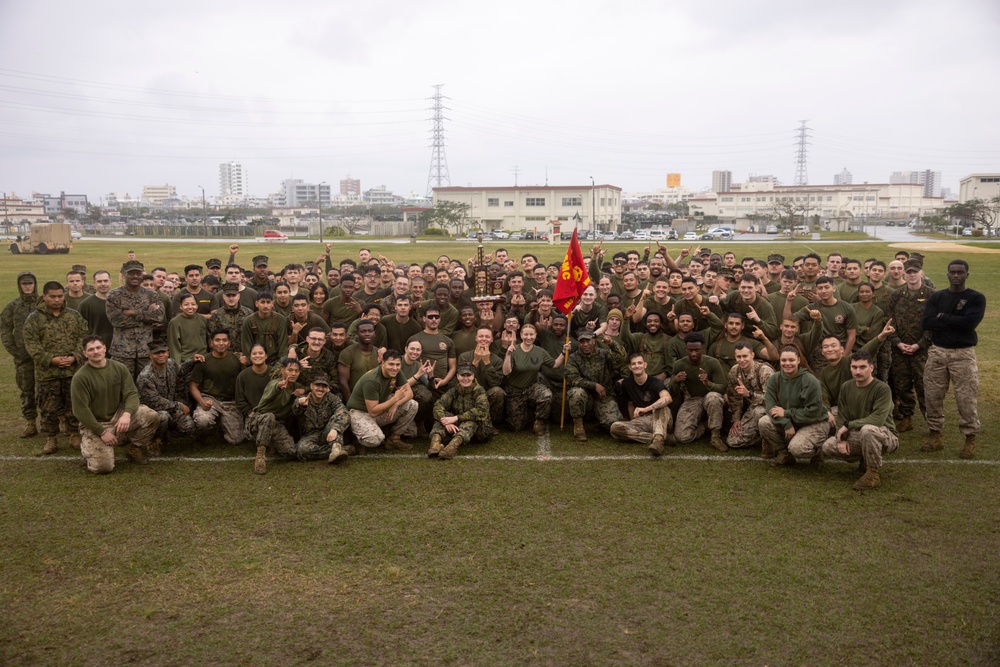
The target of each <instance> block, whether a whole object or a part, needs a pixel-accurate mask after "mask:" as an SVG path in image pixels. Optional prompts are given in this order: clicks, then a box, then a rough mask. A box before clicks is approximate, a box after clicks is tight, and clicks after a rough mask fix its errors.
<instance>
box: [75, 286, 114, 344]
mask: <svg viewBox="0 0 1000 667" xmlns="http://www.w3.org/2000/svg"><path fill="white" fill-rule="evenodd" d="M110 293H111V274H110V273H108V272H107V271H103V270H102V271H97V272H95V273H94V293H93V294H91V295H90V296H88V297H87V298H86V299H84V300H83V302H82V303H80V308H79V309H78V310H79V311H80V314H81V315H83V319H85V320H87V329H88V331H89V332H90V333H92V334H97V335H98V336H100V337H101V340H103V341H104V345H105V346H108V345H111V341H112V339H113V338H114V337H115V328H114V327H113V326H111V320H109V319H108V308H107V305H108V304H107V301H108V294H110Z"/></svg>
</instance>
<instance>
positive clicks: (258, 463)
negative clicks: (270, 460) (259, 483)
mask: <svg viewBox="0 0 1000 667" xmlns="http://www.w3.org/2000/svg"><path fill="white" fill-rule="evenodd" d="M253 471H254V472H255V473H257V474H258V475H266V474H267V447H266V446H265V445H257V457H256V458H255V459H254V460H253Z"/></svg>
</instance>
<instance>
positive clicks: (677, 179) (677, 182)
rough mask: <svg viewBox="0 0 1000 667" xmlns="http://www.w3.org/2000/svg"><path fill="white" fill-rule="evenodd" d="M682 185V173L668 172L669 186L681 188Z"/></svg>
mask: <svg viewBox="0 0 1000 667" xmlns="http://www.w3.org/2000/svg"><path fill="white" fill-rule="evenodd" d="M680 186H681V175H680V174H667V187H668V188H679V187H680Z"/></svg>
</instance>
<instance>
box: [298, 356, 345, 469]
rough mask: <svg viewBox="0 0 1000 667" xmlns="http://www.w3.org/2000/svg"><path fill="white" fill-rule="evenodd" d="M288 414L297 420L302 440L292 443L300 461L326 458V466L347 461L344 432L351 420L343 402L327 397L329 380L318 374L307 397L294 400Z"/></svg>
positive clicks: (333, 395)
mask: <svg viewBox="0 0 1000 667" xmlns="http://www.w3.org/2000/svg"><path fill="white" fill-rule="evenodd" d="M292 412H293V413H295V415H296V416H297V417H298V418H299V430H300V431H301V433H302V437H300V438H299V441H298V442H296V443H295V455H296V456H297V457H298V459H299V460H300V461H316V460H319V459H322V458H326V460H327V461H328V462H329V463H342V462H344V461H346V460H347V455H348V452H347V451H346V450H345V448H344V430H345V429H346V428H347V426H348V424H350V423H351V416H350V415H349V414H348V412H347V408H346V407H344V402H343V401H341V400H340V397H339V396H337V395H336V394H331V393H330V380H329V378H327V376H326V374H325V373H320V374H319V375H317V376H316V377H314V378H313V380H312V382H311V383H309V395H308V396H303V397H301V398H299V399H296V401H295V404H294V405H292Z"/></svg>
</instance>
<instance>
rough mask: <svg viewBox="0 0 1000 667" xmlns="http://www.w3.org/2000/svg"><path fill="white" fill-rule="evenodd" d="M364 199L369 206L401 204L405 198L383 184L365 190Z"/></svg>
mask: <svg viewBox="0 0 1000 667" xmlns="http://www.w3.org/2000/svg"><path fill="white" fill-rule="evenodd" d="M364 201H365V203H366V204H369V205H371V206H402V205H403V204H404V203H405V202H406V199H405V198H403V197H400V196H399V195H394V194H392V191H391V190H389V189H388V188H386V187H385V186H384V185H380V186H378V187H377V188H372V189H370V190H365V194H364Z"/></svg>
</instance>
